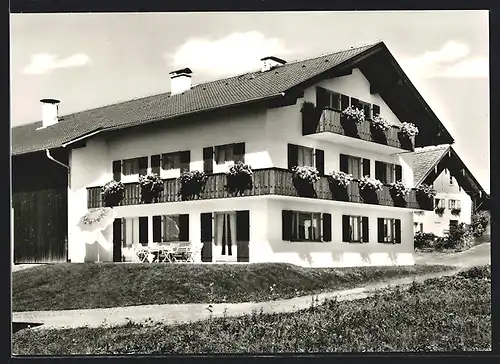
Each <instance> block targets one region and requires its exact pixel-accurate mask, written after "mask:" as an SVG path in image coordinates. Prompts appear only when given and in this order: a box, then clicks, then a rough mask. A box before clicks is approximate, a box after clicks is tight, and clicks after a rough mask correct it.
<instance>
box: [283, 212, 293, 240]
mask: <svg viewBox="0 0 500 364" xmlns="http://www.w3.org/2000/svg"><path fill="white" fill-rule="evenodd" d="M281 236H282V239H283V241H291V240H292V211H290V210H283V211H282V212H281Z"/></svg>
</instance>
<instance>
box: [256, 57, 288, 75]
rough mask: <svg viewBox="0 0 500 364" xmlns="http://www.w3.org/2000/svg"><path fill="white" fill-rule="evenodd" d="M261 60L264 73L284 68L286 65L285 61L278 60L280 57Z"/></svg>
mask: <svg viewBox="0 0 500 364" xmlns="http://www.w3.org/2000/svg"><path fill="white" fill-rule="evenodd" d="M260 60H261V62H262V67H261V71H262V72H266V71H269V70H271V69H273V68H276V67H279V66H283V65H284V64H285V63H286V61H285V60H283V59H281V58H278V57H273V56H270V57H264V58H261V59H260Z"/></svg>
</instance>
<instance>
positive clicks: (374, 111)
mask: <svg viewBox="0 0 500 364" xmlns="http://www.w3.org/2000/svg"><path fill="white" fill-rule="evenodd" d="M372 114H373V116H376V115H380V106H378V105H375V104H373V107H372Z"/></svg>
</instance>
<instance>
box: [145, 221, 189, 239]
mask: <svg viewBox="0 0 500 364" xmlns="http://www.w3.org/2000/svg"><path fill="white" fill-rule="evenodd" d="M188 240H189V214H184V215H162V216H153V241H154V242H157V243H159V242H173V241H188Z"/></svg>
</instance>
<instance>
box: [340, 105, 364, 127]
mask: <svg viewBox="0 0 500 364" xmlns="http://www.w3.org/2000/svg"><path fill="white" fill-rule="evenodd" d="M342 115H344V116H345V117H346V118H347V119H349V120H353V121H355V122H356V123H357V124H359V123H361V122H363V121H365V111H364V110H362V109H356V108H354V107H352V106H349V107H347V108H346V109H344V110H343V111H342Z"/></svg>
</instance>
